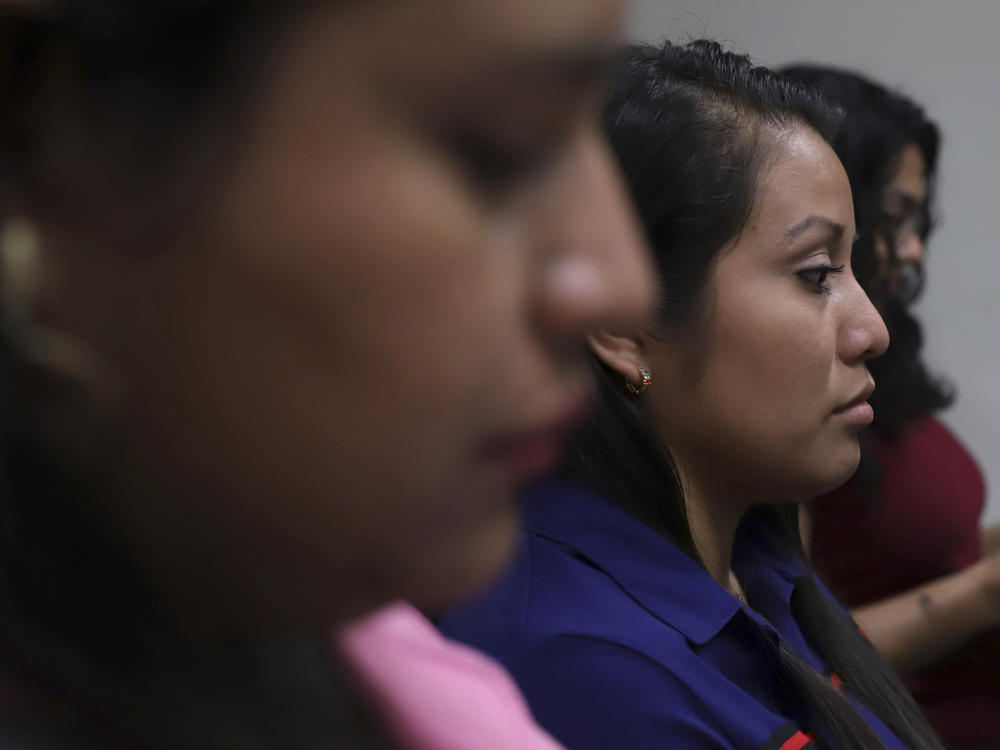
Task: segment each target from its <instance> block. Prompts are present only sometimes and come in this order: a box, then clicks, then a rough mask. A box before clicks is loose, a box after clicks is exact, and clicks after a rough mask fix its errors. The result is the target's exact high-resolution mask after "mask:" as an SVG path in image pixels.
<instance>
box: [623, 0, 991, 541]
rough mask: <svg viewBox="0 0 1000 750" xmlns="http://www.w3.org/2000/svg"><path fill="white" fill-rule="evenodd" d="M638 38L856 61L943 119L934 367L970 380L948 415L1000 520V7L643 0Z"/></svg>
mask: <svg viewBox="0 0 1000 750" xmlns="http://www.w3.org/2000/svg"><path fill="white" fill-rule="evenodd" d="M629 32H630V35H631V36H632V38H636V39H642V40H646V41H655V40H659V39H662V38H664V37H666V38H669V39H671V40H673V41H684V40H687V39H695V38H701V37H708V38H712V39H716V40H718V41H723V42H727V43H728V45H729V46H730V47H731V48H734V49H738V50H740V51H742V52H747V53H749V54H750V55H751V56H752V57H754V58H755V59H757V60H759V61H760V62H761V63H763V64H768V65H780V64H783V63H791V62H805V61H810V62H819V63H830V64H836V65H840V66H845V67H850V68H853V69H855V70H858V71H860V72H863V73H866V74H868V75H870V76H871V77H873V78H875V79H877V80H879V81H881V82H883V83H885V84H888V85H889V86H890V87H894V88H898V89H900V90H902V91H903V92H905V93H906V94H908V95H910V96H911V97H912V98H913V99H915V100H916V101H918V102H920V103H921V104H922V105H923V106H924V108H925V109H926V110H927V112H928V113H929V115H930V117H931V118H932V119H934V120H935V121H936V122H937V123H938V125H939V126H940V127H941V129H942V132H943V140H944V144H943V150H942V154H941V161H940V164H939V170H938V171H939V182H938V196H937V216H938V219H939V224H938V229H937V231H936V233H935V234H934V235H933V236H932V238H931V242H930V256H929V258H928V261H927V287H926V290H925V292H924V296H923V298H922V300H921V301H920V304H919V307H918V314H919V316H920V318H921V321H922V323H923V327H924V335H925V355H926V360H927V362H928V363H929V365H930V366H931V367H932V369H934V370H935V371H937V372H940V373H942V374H946V375H947V376H949V378H950V379H951V380H952V381H953V382H954V383H955V385H956V386H957V388H958V399H957V401H956V403H955V406H953V407H952V408H951V409H950V410H949V411H947V412H945V414H944V419H945V421H946V422H947V423H949V424H950V425H951V426H952V427H953V428H954V430H955V431H956V433H957V434H958V435H959V437H960V438H961V439H962V441H963V442H964V443H965V444H966V445H967V446H968V447H969V449H970V450H971V452H972V453H973V454H974V455H975V456H976V457H977V458H978V459H979V461H980V464H981V465H982V468H983V471H984V473H985V474H986V477H987V509H986V521H987V522H988V523H990V522H993V523H995V522H1000V498H998V497H997V495H1000V491H997V492H994V491H993V488H995V487H1000V387H998V384H1000V330H998V325H997V324H998V323H1000V295H998V294H997V289H998V287H1000V252H998V244H1000V243H998V229H997V226H998V217H1000V205H998V198H997V196H998V181H1000V140H998V132H1000V82H998V81H1000V2H996V1H995V0H953V1H952V2H940V0H836V2H831V0H638V1H637V2H634V3H633V11H632V15H631V19H630V24H629Z"/></svg>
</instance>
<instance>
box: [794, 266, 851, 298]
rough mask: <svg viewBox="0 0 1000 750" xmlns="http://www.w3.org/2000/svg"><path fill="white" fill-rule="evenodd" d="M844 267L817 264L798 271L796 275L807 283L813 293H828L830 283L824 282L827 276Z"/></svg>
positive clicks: (840, 270) (838, 271)
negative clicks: (814, 266)
mask: <svg viewBox="0 0 1000 750" xmlns="http://www.w3.org/2000/svg"><path fill="white" fill-rule="evenodd" d="M845 268H847V266H817V267H816V268H806V269H804V270H802V271H798V272H797V274H796V275H797V276H798V277H799V278H800V279H802V281H804V282H805V283H806V284H808V285H809V287H810V288H811V289H812V291H813V292H814V293H816V294H829V293H830V285H829V284H827V283H826V280H827V277H829V276H830V275H831V274H838V273H840V272H842V271H843V270H844V269H845Z"/></svg>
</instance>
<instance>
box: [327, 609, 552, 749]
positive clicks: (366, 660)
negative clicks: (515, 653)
mask: <svg viewBox="0 0 1000 750" xmlns="http://www.w3.org/2000/svg"><path fill="white" fill-rule="evenodd" d="M336 642H337V647H338V649H339V651H340V653H341V654H342V655H343V656H344V658H345V660H346V661H347V664H348V665H349V666H350V667H352V668H353V669H354V671H355V672H356V674H357V676H358V677H359V679H360V681H361V685H362V688H363V690H365V691H366V692H367V694H368V697H369V698H370V699H371V700H372V702H373V703H374V705H375V708H376V710H377V711H378V712H379V714H380V716H381V718H382V720H383V721H384V722H385V728H386V730H387V731H388V733H389V735H390V736H391V738H392V739H394V740H395V741H396V742H398V743H399V744H400V745H401V746H402V747H403V748H406V749H407V750H510V749H511V748H518V749H519V750H561V747H562V746H561V745H559V744H558V743H557V742H556V741H555V740H553V739H552V738H551V737H550V736H549V735H548V734H546V733H545V732H544V731H543V730H542V729H541V728H540V727H539V726H538V725H537V724H536V723H535V721H534V719H533V718H532V716H531V713H530V712H529V711H528V707H527V705H526V704H525V702H524V698H523V697H522V696H521V693H520V692H519V691H518V689H517V686H516V685H515V684H514V681H513V680H512V679H511V677H510V676H509V675H508V674H507V672H505V671H504V669H503V668H502V667H501V666H500V665H499V664H497V663H496V662H494V661H492V660H491V659H489V658H487V657H486V656H484V655H483V654H481V653H479V652H478V651H475V650H473V649H471V648H469V647H467V646H463V645H461V644H458V643H453V642H451V641H449V640H447V639H446V638H444V637H443V636H442V635H441V634H440V633H438V631H437V630H436V629H435V628H434V627H433V626H432V625H431V624H430V623H429V622H428V621H427V620H426V619H425V618H424V617H423V616H422V615H421V614H420V613H419V612H417V611H416V610H415V609H414V608H413V607H411V606H410V605H408V604H403V603H397V604H393V605H390V606H388V607H386V608H384V609H381V610H379V611H378V612H376V613H374V614H372V615H369V616H368V617H366V618H364V619H363V620H360V621H358V622H356V623H354V624H353V625H350V626H348V627H346V628H343V629H342V630H341V631H340V632H339V633H338V634H337V636H336Z"/></svg>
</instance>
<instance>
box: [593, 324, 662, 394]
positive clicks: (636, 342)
mask: <svg viewBox="0 0 1000 750" xmlns="http://www.w3.org/2000/svg"><path fill="white" fill-rule="evenodd" d="M587 343H588V345H589V346H590V350H591V351H592V352H593V353H594V356H596V357H597V359H599V360H600V361H601V363H602V364H603V365H604V366H605V367H607V368H609V369H611V370H614V371H615V372H617V373H618V374H619V375H621V376H622V378H624V380H625V385H626V387H628V386H631V389H628V390H629V392H633V390H634V391H636V392H637V391H640V390H642V388H644V387H645V386H646V385H648V384H649V383H650V382H652V376H651V375H649V374H648V373H649V369H648V363H647V362H646V357H645V351H644V346H643V343H642V340H641V339H639V338H638V337H635V336H619V335H616V334H612V333H608V332H607V331H601V332H599V333H592V334H590V335H589V336H587Z"/></svg>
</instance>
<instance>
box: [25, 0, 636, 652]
mask: <svg viewBox="0 0 1000 750" xmlns="http://www.w3.org/2000/svg"><path fill="white" fill-rule="evenodd" d="M621 17H622V5H621V3H620V2H618V1H617V0H559V1H558V2H553V3H537V2H534V1H533V0H515V1H514V2H510V0H504V1H503V2H499V1H496V2H494V1H493V0H489V1H487V2H475V3H469V2H465V1H464V0H431V1H427V0H422V1H421V2H416V0H409V1H405V2H394V3H343V4H340V3H338V4H322V3H321V4H318V5H316V4H308V7H307V9H306V10H303V11H300V12H298V14H297V15H296V17H295V18H294V19H293V20H292V22H291V23H290V25H289V27H288V29H287V30H286V31H284V36H283V38H282V41H281V43H280V44H279V45H278V49H277V50H275V51H273V53H271V55H270V56H269V57H265V58H264V59H265V60H266V61H267V62H268V70H267V71H266V74H262V76H261V77H262V79H263V80H262V81H261V82H260V87H259V90H258V91H257V92H256V93H257V97H256V99H255V100H254V101H253V102H252V103H251V104H252V106H250V107H243V108H232V112H228V113H222V114H221V115H220V114H218V113H216V114H215V115H214V117H213V118H206V121H205V122H202V123H200V124H199V129H198V131H197V132H196V133H195V136H194V137H193V139H192V146H191V147H190V148H189V149H188V152H187V153H188V154H194V153H210V154H215V153H216V152H217V151H218V150H223V151H225V150H231V151H232V152H233V155H232V158H231V159H230V160H229V161H228V162H227V163H226V164H225V168H224V169H221V170H219V169H217V168H216V167H217V164H215V163H214V162H213V165H212V169H210V170H206V171H204V172H201V171H199V169H200V162H199V161H198V159H196V158H195V157H194V156H191V158H190V160H189V163H186V164H184V165H183V166H180V167H177V169H176V172H175V173H173V174H172V175H169V176H168V177H169V178H170V179H167V178H166V177H165V178H164V185H165V187H164V188H163V192H164V195H159V196H154V197H157V198H159V199H163V200H166V198H167V197H168V196H166V195H165V193H167V192H169V186H170V185H174V186H176V185H180V186H181V189H180V190H179V191H178V192H180V193H183V194H189V193H193V194H194V195H195V196H196V197H197V198H198V200H197V201H193V202H197V203H198V204H199V211H198V213H197V214H187V215H185V216H184V217H183V219H184V220H183V222H181V224H180V225H181V229H182V231H180V232H178V234H180V235H181V236H180V237H175V236H174V235H173V234H172V233H168V236H169V237H170V242H169V246H167V247H162V246H161V245H163V244H164V243H163V242H162V241H161V237H160V236H159V235H157V234H153V233H150V232H149V230H148V225H147V224H143V223H142V222H141V221H139V220H138V217H139V216H140V214H141V211H139V210H136V211H134V212H133V214H134V215H129V216H128V217H127V218H128V219H136V221H135V223H134V231H125V230H123V229H122V228H121V226H124V227H126V228H129V227H133V224H130V223H129V222H127V221H122V220H120V219H121V217H120V216H116V217H111V218H114V219H115V222H114V223H115V224H116V228H115V229H114V231H112V230H111V229H109V225H108V224H105V223H102V222H104V220H105V218H106V217H107V212H106V211H103V212H92V211H87V210H77V211H74V212H72V213H69V212H67V213H66V214H63V215H59V216H57V217H56V218H52V217H51V216H49V215H43V213H42V212H41V211H39V212H38V214H37V215H36V216H32V217H31V218H33V219H35V220H36V222H37V223H38V224H39V225H40V226H41V229H42V235H43V237H42V239H43V242H42V246H43V247H44V248H45V250H46V264H45V265H46V279H45V283H44V284H43V288H44V290H45V291H44V294H43V299H42V300H41V302H40V303H39V306H40V308H41V309H42V310H43V311H44V316H45V319H46V322H47V325H49V326H50V327H51V328H52V329H54V330H58V331H60V332H62V334H63V335H65V336H69V337H72V338H73V339H75V340H76V341H78V342H80V344H81V346H85V347H87V348H88V349H89V350H90V351H92V353H93V356H94V358H95V359H96V360H97V361H99V362H100V369H101V371H102V372H103V373H104V374H105V375H104V385H105V386H106V390H107V391H109V392H110V393H111V394H112V395H111V396H110V397H109V398H108V401H109V403H110V404H111V406H109V408H110V409H113V412H114V417H115V419H116V421H117V424H118V426H119V429H120V432H121V440H120V447H119V449H118V450H117V451H116V453H115V455H114V461H113V465H111V466H109V467H106V470H107V472H108V474H109V476H110V482H111V487H112V491H111V493H110V495H109V497H108V498H107V511H108V512H109V513H110V515H111V516H112V518H113V519H114V522H115V523H116V524H117V525H118V526H119V527H120V528H121V529H122V530H123V534H124V536H125V538H126V539H127V540H128V544H129V546H130V547H131V548H132V549H133V551H134V552H135V554H136V556H137V557H138V558H139V559H140V561H141V563H142V565H143V566H144V567H145V568H146V569H147V571H148V573H149V575H150V576H151V578H152V580H153V582H154V585H155V586H156V587H157V589H158V590H159V591H160V593H161V594H162V595H163V597H164V598H165V599H166V600H167V601H168V602H169V606H170V609H171V611H172V612H173V613H174V616H175V617H176V619H177V620H178V624H179V626H180V627H182V628H184V629H187V630H189V631H190V632H191V633H193V634H196V635H198V636H199V637H216V636H217V635H220V634H227V633H232V632H233V631H239V630H253V631H260V630H261V629H269V628H273V629H283V630H288V629H295V630H300V631H314V632H324V631H325V630H326V629H327V628H328V627H330V626H331V625H332V624H335V623H337V622H342V621H344V620H346V619H349V618H353V617H356V616H358V615H360V614H362V613H364V612H366V611H368V610H370V609H372V608H374V607H376V606H378V605H380V604H383V603H385V602H387V601H389V600H392V599H396V598H400V597H402V598H407V599H410V600H412V601H413V602H414V603H416V604H417V605H418V606H422V607H426V608H429V609H434V608H437V607H441V606H444V605H446V604H447V603H450V602H452V601H454V600H455V599H457V598H459V597H461V596H463V595H467V594H468V593H470V592H472V591H474V590H475V589H476V588H477V587H479V586H481V585H483V584H484V583H485V582H487V581H488V580H489V578H490V576H491V575H492V574H493V573H494V572H495V571H496V570H497V569H498V567H499V566H500V565H501V564H502V563H503V562H504V561H505V559H506V557H507V555H508V552H509V549H510V546H511V544H512V539H513V533H514V529H515V526H516V520H517V505H516V501H515V498H516V495H517V490H518V488H519V487H520V485H521V484H522V483H524V482H525V481H528V480H530V479H531V478H532V476H531V474H532V471H535V470H537V467H533V468H532V469H531V470H530V471H529V470H527V469H525V467H524V465H523V462H521V463H519V462H518V461H516V460H513V459H511V456H510V455H509V453H510V452H509V451H508V452H504V450H501V449H500V448H498V447H497V446H498V445H499V446H510V445H512V444H513V445H514V446H515V447H516V446H517V445H519V444H520V443H519V442H518V441H522V442H523V441H529V440H530V439H531V437H532V436H535V435H536V434H537V433H538V432H539V431H542V432H545V434H546V435H548V434H549V432H552V433H554V434H555V433H558V432H559V431H560V430H562V429H565V426H566V424H567V422H568V421H571V420H572V418H573V417H574V415H575V414H576V412H577V411H578V409H579V406H580V405H581V404H582V403H583V401H584V399H585V397H586V393H587V391H588V389H589V387H590V386H589V382H588V380H587V377H586V375H585V372H586V368H585V366H584V357H583V350H584V349H585V334H586V333H587V332H588V331H590V330H592V329H593V328H595V327H608V326H610V327H612V328H621V327H625V328H626V329H627V328H628V327H631V326H633V325H635V324H636V323H637V321H639V320H641V319H642V318H643V316H644V315H645V313H646V311H647V310H648V308H649V304H650V301H651V286H652V273H651V269H650V265H649V262H648V259H647V256H646V253H645V249H644V247H643V244H642V242H641V240H640V236H639V232H638V230H637V228H636V224H635V222H634V219H633V216H632V213H631V210H630V208H629V207H628V206H627V203H626V200H625V197H624V192H623V189H622V186H621V185H620V182H619V177H618V175H617V173H616V170H615V168H614V167H613V165H612V162H611V159H610V157H609V154H608V153H607V151H606V148H605V145H604V143H603V141H602V140H601V138H600V135H599V132H598V126H597V111H598V108H599V103H600V100H601V96H602V90H603V85H604V80H605V75H606V72H607V70H608V67H609V65H610V60H611V59H612V53H613V50H614V48H615V46H616V44H617V42H618V29H619V27H620V24H621ZM233 118H239V119H233ZM234 141H235V145H234ZM70 145H72V144H70ZM49 148H50V150H51V151H52V153H53V154H56V155H58V154H59V153H60V149H67V148H69V146H67V145H66V144H64V143H63V142H61V141H58V140H55V139H53V141H52V142H51V143H50V145H49ZM208 161H212V160H208ZM52 163H54V164H64V165H65V166H64V173H63V174H61V175H60V176H59V179H60V180H61V183H60V184H61V186H62V187H63V188H64V189H65V191H66V192H67V193H70V194H74V195H76V194H77V193H78V194H79V197H78V198H77V199H75V200H74V202H73V205H75V206H77V207H78V208H79V207H80V206H84V207H85V206H86V205H87V203H88V201H90V202H92V203H93V204H94V205H98V206H107V205H120V206H123V208H122V211H123V212H124V211H126V210H128V209H129V208H130V207H132V206H133V205H134V203H135V201H133V200H131V199H129V197H128V196H126V195H124V193H125V190H124V188H122V187H121V185H120V184H119V183H116V182H115V181H114V179H113V178H106V177H105V178H100V179H98V178H99V177H100V176H101V175H106V174H107V173H108V165H107V164H106V163H105V161H101V162H100V163H99V164H98V165H96V166H98V167H99V168H100V174H98V173H97V172H96V171H94V172H88V171H87V170H86V169H85V167H86V165H81V164H79V163H78V162H76V163H74V162H63V161H59V160H58V159H56V160H53V162H52ZM91 178H93V179H91ZM84 187H86V188H87V189H86V190H83V188H84ZM116 191H120V192H116ZM152 203H153V205H154V208H155V209H156V211H157V212H158V214H157V215H158V216H161V218H162V214H163V213H164V211H162V210H160V207H159V203H158V202H157V201H156V200H154V201H152ZM115 232H117V233H118V234H115ZM138 249H141V250H142V251H141V252H139V251H137V250H138ZM515 458H516V457H515Z"/></svg>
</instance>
